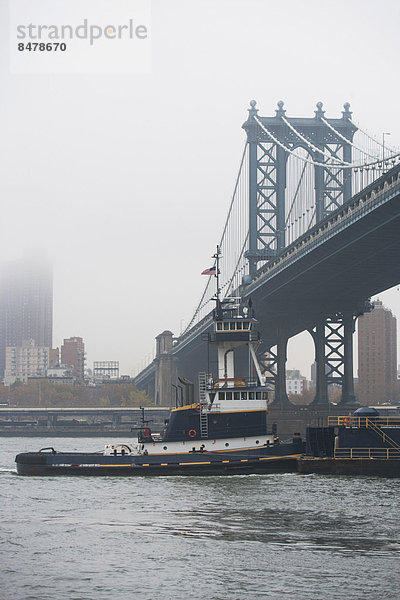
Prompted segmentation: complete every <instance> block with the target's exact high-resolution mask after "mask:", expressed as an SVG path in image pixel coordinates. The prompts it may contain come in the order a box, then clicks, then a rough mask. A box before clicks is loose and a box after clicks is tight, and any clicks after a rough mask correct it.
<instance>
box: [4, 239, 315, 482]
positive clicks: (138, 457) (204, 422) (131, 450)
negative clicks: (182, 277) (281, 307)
mask: <svg viewBox="0 0 400 600" xmlns="http://www.w3.org/2000/svg"><path fill="white" fill-rule="evenodd" d="M214 256H215V258H216V261H217V266H216V277H217V293H216V296H215V300H216V308H215V310H214V313H213V321H214V327H213V332H212V333H210V334H209V336H208V337H209V343H210V344H211V345H212V346H214V347H216V349H217V354H218V376H217V377H216V378H215V379H214V378H213V377H212V376H211V375H209V374H206V373H200V374H199V398H198V402H197V403H191V404H188V403H186V404H184V405H182V406H178V407H176V408H175V409H173V410H172V411H171V414H170V418H169V420H168V422H167V423H166V427H165V429H164V431H163V433H162V434H161V435H160V434H158V435H157V434H152V432H151V429H150V427H149V426H148V422H146V421H145V418H144V414H143V416H142V424H141V427H140V428H139V431H138V435H137V440H136V441H135V442H134V443H126V444H117V445H114V444H107V445H106V446H105V448H104V450H103V451H101V452H91V453H84V452H58V451H56V450H54V448H42V449H41V450H39V451H38V452H28V453H23V454H18V455H17V456H16V458H15V462H16V464H17V473H18V474H19V475H223V474H250V473H268V472H295V471H296V468H297V458H298V457H299V456H301V455H302V454H304V451H305V444H304V443H303V442H302V440H301V438H300V437H299V436H295V437H294V438H293V441H291V442H289V443H280V440H279V438H278V437H277V435H276V433H275V432H272V431H271V432H268V428H267V406H268V399H269V392H270V388H269V387H268V386H266V384H265V378H264V377H263V375H262V373H261V369H260V365H259V362H258V360H257V356H256V351H255V348H256V346H257V345H258V344H259V343H260V339H259V334H258V332H257V330H256V324H257V321H256V319H255V318H254V314H253V310H252V305H251V301H249V302H248V304H247V305H243V303H242V302H241V300H240V298H227V299H225V300H220V291H219V286H218V274H219V269H218V257H219V252H218V249H217V254H216V255H214ZM243 346H247V347H248V350H249V354H250V357H251V360H252V362H253V365H254V372H255V375H256V377H255V379H253V380H246V379H244V378H242V377H236V376H235V372H234V353H235V351H236V350H237V349H238V348H240V347H243Z"/></svg>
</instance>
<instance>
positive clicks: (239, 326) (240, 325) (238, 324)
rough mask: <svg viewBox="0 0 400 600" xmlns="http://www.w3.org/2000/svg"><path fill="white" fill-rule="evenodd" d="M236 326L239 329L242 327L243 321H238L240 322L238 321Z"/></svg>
mask: <svg viewBox="0 0 400 600" xmlns="http://www.w3.org/2000/svg"><path fill="white" fill-rule="evenodd" d="M236 327H237V328H238V329H242V322H241V321H238V322H237V323H236Z"/></svg>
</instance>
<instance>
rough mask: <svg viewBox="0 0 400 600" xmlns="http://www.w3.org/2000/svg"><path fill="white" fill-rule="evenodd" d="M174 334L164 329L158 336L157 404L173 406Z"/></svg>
mask: <svg viewBox="0 0 400 600" xmlns="http://www.w3.org/2000/svg"><path fill="white" fill-rule="evenodd" d="M172 342H173V334H172V332H171V331H163V333H160V335H158V336H157V337H156V357H155V359H154V363H155V367H156V369H155V394H154V400H155V405H156V406H172V404H173V398H172V394H173V388H172V383H173V381H175V377H174V362H173V357H172Z"/></svg>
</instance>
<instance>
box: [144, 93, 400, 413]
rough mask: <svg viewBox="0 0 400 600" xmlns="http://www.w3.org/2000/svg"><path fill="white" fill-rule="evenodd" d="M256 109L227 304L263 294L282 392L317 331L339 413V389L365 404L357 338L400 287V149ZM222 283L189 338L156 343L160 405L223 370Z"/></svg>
mask: <svg viewBox="0 0 400 600" xmlns="http://www.w3.org/2000/svg"><path fill="white" fill-rule="evenodd" d="M256 106H257V105H256V102H255V101H254V100H253V101H251V102H250V109H249V110H248V119H247V120H246V122H245V123H244V124H243V126H242V127H243V129H244V131H245V133H246V141H245V147H244V150H243V154H242V157H241V161H240V167H239V172H238V175H237V178H236V181H235V185H234V191H233V195H232V199H231V203H230V206H229V210H228V215H227V219H226V222H225V225H224V227H223V231H222V235H221V238H220V240H219V248H220V250H221V258H220V271H221V275H220V291H221V294H222V297H223V298H225V299H228V298H229V297H232V296H241V297H242V298H243V300H244V301H248V300H249V299H250V298H251V301H252V304H253V306H254V309H255V313H256V316H257V318H258V320H259V321H260V330H261V336H262V340H263V341H262V343H261V344H260V346H259V349H258V354H259V357H260V359H261V363H262V365H263V369H264V376H265V377H266V379H267V381H268V382H269V384H270V385H271V387H273V389H274V391H275V400H274V404H275V406H277V407H279V408H281V409H284V408H287V407H288V406H290V402H289V400H288V397H287V394H286V372H285V365H286V354H287V344H288V340H289V339H290V338H291V337H293V336H295V335H297V334H298V333H301V332H302V331H309V333H310V334H311V336H312V338H313V341H314V345H315V358H316V365H317V381H316V396H315V399H314V402H313V404H314V405H315V406H317V407H318V406H320V407H323V406H327V405H328V403H329V400H328V385H329V384H331V383H336V384H339V385H340V386H341V387H342V400H341V403H342V405H348V406H351V405H354V404H355V403H356V398H355V395H354V382H353V333H354V326H355V321H356V319H357V317H358V316H359V315H361V314H363V313H364V312H365V311H368V310H370V305H369V298H370V296H372V295H375V294H377V293H380V292H381V291H383V290H385V289H388V288H390V287H392V286H394V285H397V284H398V283H399V281H400V268H399V264H400V262H399V259H400V235H399V232H400V152H399V151H398V150H397V149H394V148H391V147H389V146H388V145H387V144H385V141H386V140H385V136H387V135H388V134H385V133H384V134H383V135H382V138H381V139H376V138H375V137H374V136H373V135H371V134H370V133H369V132H367V131H366V130H364V129H362V128H361V126H360V125H358V124H356V123H355V122H354V121H353V119H352V113H351V111H350V105H349V104H348V103H346V104H344V107H343V108H344V110H343V111H342V116H341V117H340V118H335V119H331V118H327V117H326V116H325V111H324V110H323V105H322V103H321V102H318V103H317V106H316V110H315V112H314V116H313V117H310V118H292V117H289V116H287V115H286V110H285V109H284V103H283V102H278V108H277V110H276V111H275V116H272V117H261V116H259V114H258V109H257V107H256ZM215 279H216V278H215V277H213V276H210V277H209V278H208V280H207V284H206V286H205V289H204V292H203V294H202V296H201V299H200V301H199V303H198V305H197V308H196V310H195V311H194V314H193V317H192V318H191V320H190V321H189V323H188V325H187V327H186V328H185V330H184V331H183V333H182V334H181V335H180V336H179V337H176V338H174V336H173V334H172V333H171V332H170V331H165V332H163V333H162V334H160V335H159V336H157V338H156V343H157V348H156V358H155V359H154V361H153V362H152V363H151V364H150V365H149V366H148V367H147V368H146V369H144V370H143V371H142V372H141V373H139V374H138V375H137V376H136V378H135V383H136V385H137V386H138V387H139V388H141V389H146V390H147V391H148V393H150V395H151V396H153V397H154V398H155V400H156V403H157V404H163V405H167V404H171V403H173V399H174V397H175V396H176V395H177V394H178V390H179V388H180V390H181V391H182V386H184V385H185V383H184V382H185V378H186V379H191V380H193V381H195V380H196V379H197V373H198V372H199V371H209V370H210V368H211V370H212V364H213V357H212V356H210V355H209V354H208V351H207V343H206V341H205V340H206V338H207V332H208V331H209V330H210V328H211V325H212V309H213V307H214V298H215V292H216V289H215Z"/></svg>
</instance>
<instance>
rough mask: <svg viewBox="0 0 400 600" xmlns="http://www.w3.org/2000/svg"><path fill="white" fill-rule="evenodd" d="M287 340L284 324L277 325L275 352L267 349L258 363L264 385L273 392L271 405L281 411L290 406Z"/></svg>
mask: <svg viewBox="0 0 400 600" xmlns="http://www.w3.org/2000/svg"><path fill="white" fill-rule="evenodd" d="M288 339H289V338H288V335H287V332H286V329H285V326H284V324H282V323H280V324H278V326H277V329H276V344H275V347H276V351H275V352H274V351H273V350H272V348H269V349H268V351H267V352H266V353H265V354H264V358H263V359H261V360H260V361H259V362H260V366H261V368H262V370H263V375H264V377H265V382H266V384H267V385H270V386H271V387H273V388H274V390H275V398H274V401H273V403H272V405H273V406H278V407H279V408H281V409H283V408H288V407H290V406H292V404H291V402H290V400H289V398H288V395H287V392H286V361H287V344H288Z"/></svg>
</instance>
